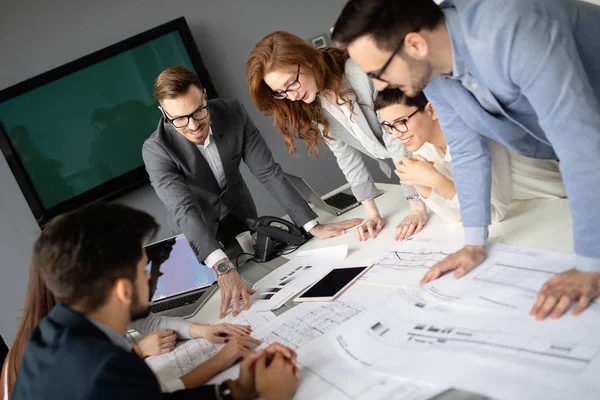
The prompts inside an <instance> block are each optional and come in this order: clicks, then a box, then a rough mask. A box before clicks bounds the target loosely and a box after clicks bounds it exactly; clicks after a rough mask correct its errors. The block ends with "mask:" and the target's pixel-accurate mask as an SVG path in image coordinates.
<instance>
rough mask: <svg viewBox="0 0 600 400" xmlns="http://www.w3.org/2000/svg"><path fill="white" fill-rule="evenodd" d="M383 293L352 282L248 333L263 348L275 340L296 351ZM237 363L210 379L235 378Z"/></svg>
mask: <svg viewBox="0 0 600 400" xmlns="http://www.w3.org/2000/svg"><path fill="white" fill-rule="evenodd" d="M382 299H383V296H382V295H381V294H379V293H377V292H376V291H373V290H371V289H370V288H361V287H356V286H353V287H351V288H349V289H348V290H347V291H346V292H345V293H344V294H343V295H342V296H340V297H339V298H338V300H336V301H333V302H328V303H303V304H300V305H298V306H295V307H293V308H291V309H290V310H288V311H286V312H285V313H283V314H281V315H280V316H279V317H277V319H275V320H274V321H272V322H270V323H268V324H266V325H264V326H263V327H262V328H260V329H258V330H256V331H255V332H253V333H252V336H253V337H255V338H256V339H259V340H262V341H263V343H262V345H261V346H260V347H259V348H264V347H267V346H268V345H270V344H271V343H274V342H279V343H281V344H283V345H285V346H288V347H290V348H292V349H294V350H296V351H300V349H301V347H302V346H304V345H305V344H307V343H309V342H310V341H312V340H313V339H315V338H317V337H319V336H321V335H323V334H324V333H325V332H328V331H329V330H331V329H334V328H336V327H337V326H339V325H340V324H342V323H343V322H345V321H347V320H349V319H350V318H352V317H354V316H356V315H358V313H360V312H361V311H362V310H364V309H365V308H366V307H368V306H370V305H372V304H374V303H376V302H380V301H381V300H382ZM238 373H239V365H236V366H234V367H232V368H230V369H228V370H227V371H224V372H223V373H221V374H219V375H217V376H216V377H215V378H213V379H212V380H211V382H212V383H218V382H221V381H223V380H225V379H236V378H237V376H238Z"/></svg>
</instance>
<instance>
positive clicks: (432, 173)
mask: <svg viewBox="0 0 600 400" xmlns="http://www.w3.org/2000/svg"><path fill="white" fill-rule="evenodd" d="M394 173H395V174H396V175H397V176H398V177H399V178H400V182H402V184H404V185H410V186H425V187H429V188H431V187H433V186H434V185H435V180H436V179H437V177H438V176H439V175H440V173H439V172H438V171H437V170H436V169H435V167H434V166H433V163H432V162H431V161H429V160H427V159H426V158H424V157H422V156H420V155H414V156H412V157H407V156H404V157H402V161H400V162H399V163H398V165H397V167H396V170H395V171H394Z"/></svg>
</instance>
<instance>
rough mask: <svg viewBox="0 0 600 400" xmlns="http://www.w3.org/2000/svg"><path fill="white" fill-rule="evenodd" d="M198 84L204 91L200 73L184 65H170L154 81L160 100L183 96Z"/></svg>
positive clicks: (155, 93) (157, 96)
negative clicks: (197, 73)
mask: <svg viewBox="0 0 600 400" xmlns="http://www.w3.org/2000/svg"><path fill="white" fill-rule="evenodd" d="M192 86H196V87H197V88H198V89H200V91H202V89H203V87H202V83H201V82H200V78H198V75H196V74H195V73H194V71H191V70H190V69H188V68H186V67H184V66H181V65H179V66H177V67H169V68H167V69H165V70H164V71H163V72H161V73H160V75H158V77H157V78H156V80H155V81H154V97H156V99H157V100H158V101H159V103H160V102H161V101H163V100H164V99H174V98H176V97H179V96H183V95H184V94H186V93H187V92H188V90H190V87H192Z"/></svg>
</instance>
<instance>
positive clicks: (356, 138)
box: [246, 32, 428, 241]
mask: <svg viewBox="0 0 600 400" xmlns="http://www.w3.org/2000/svg"><path fill="white" fill-rule="evenodd" d="M246 79H247V83H248V89H249V90H250V96H251V97H252V100H253V101H254V103H255V104H256V106H257V107H258V109H259V110H260V111H262V112H264V113H265V114H266V115H272V116H273V118H274V119H275V124H276V125H277V127H278V128H279V130H280V131H281V133H282V134H283V137H284V140H285V144H286V145H287V146H288V148H289V151H290V154H295V153H296V148H295V144H294V141H295V140H296V139H300V140H304V141H305V143H306V147H307V149H308V153H309V155H311V156H317V155H318V147H319V144H320V143H321V141H325V143H326V144H327V146H328V147H329V148H330V149H331V151H332V152H333V154H334V155H335V157H336V160H337V163H338V166H339V167H340V169H341V170H342V172H343V173H344V176H345V177H346V180H347V181H348V182H349V183H350V185H351V187H352V192H353V193H354V196H355V197H356V198H357V200H359V201H360V202H362V204H363V206H364V207H365V210H366V217H367V218H366V221H365V222H364V223H363V224H362V225H361V226H360V227H358V228H357V231H356V233H357V236H358V238H359V240H361V241H364V240H366V239H367V238H368V236H367V235H366V234H367V233H368V234H369V236H370V237H371V238H375V237H376V236H377V234H378V233H379V231H381V229H382V228H383V225H384V219H383V217H382V216H381V214H380V213H379V210H378V209H377V205H376V203H375V200H374V196H375V194H376V188H375V184H374V181H373V178H372V177H371V174H370V173H369V171H368V169H367V167H366V165H365V164H364V162H363V160H362V155H363V154H364V155H366V156H368V157H371V158H373V159H375V160H378V161H379V165H380V166H381V169H382V170H383V171H384V172H386V173H387V175H388V176H390V175H391V171H392V170H391V168H390V166H389V165H388V164H387V163H386V162H385V160H386V159H388V158H391V159H393V161H394V164H397V163H398V162H400V160H401V159H402V157H403V156H404V155H406V154H407V150H406V149H405V147H404V146H403V144H402V142H400V141H394V140H392V137H391V136H390V135H385V134H384V133H383V132H382V130H381V126H380V124H379V121H378V118H377V115H376V113H375V111H374V108H373V101H374V98H375V95H376V91H375V89H374V87H373V84H372V82H371V79H369V77H368V76H367V75H366V74H365V73H364V72H362V71H361V70H360V68H359V67H358V66H357V65H356V64H355V63H354V62H353V61H352V60H350V58H349V57H348V54H347V53H346V52H345V51H343V50H340V49H337V48H324V49H317V48H315V47H313V46H311V45H309V44H308V43H306V42H305V41H304V40H302V39H301V38H299V37H297V36H294V35H292V34H290V33H287V32H273V33H271V34H270V35H268V36H266V37H264V38H263V39H262V40H261V41H260V42H258V44H257V45H256V47H255V48H254V50H252V53H250V56H249V58H248V62H247V63H246ZM406 189H407V190H406V194H407V199H408V200H409V202H410V207H411V211H410V214H409V215H408V216H407V217H405V218H404V219H403V220H402V221H401V222H400V223H399V224H398V226H397V227H396V237H395V238H396V240H402V239H406V238H408V237H409V236H411V235H413V234H415V233H417V232H419V231H420V230H421V229H422V227H423V226H424V225H425V224H426V223H427V221H428V215H427V210H426V208H425V205H424V204H423V202H422V201H421V200H420V199H419V196H418V195H417V194H416V192H415V190H414V189H413V188H412V187H410V186H406Z"/></svg>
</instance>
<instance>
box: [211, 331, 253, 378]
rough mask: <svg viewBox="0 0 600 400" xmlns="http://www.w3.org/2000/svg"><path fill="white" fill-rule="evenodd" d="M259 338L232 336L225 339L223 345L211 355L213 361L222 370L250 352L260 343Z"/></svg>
mask: <svg viewBox="0 0 600 400" xmlns="http://www.w3.org/2000/svg"><path fill="white" fill-rule="evenodd" d="M260 343H261V342H260V340H258V339H254V338H253V337H250V336H233V337H231V338H228V339H225V346H223V348H222V349H221V350H219V352H218V353H217V354H215V356H214V357H213V362H216V363H217V365H218V366H219V370H221V371H224V370H226V369H227V368H229V367H231V366H232V365H233V364H235V363H236V361H237V360H239V359H241V358H245V357H246V356H248V355H249V354H251V353H252V349H254V348H255V347H256V346H258V345H259V344H260Z"/></svg>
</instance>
